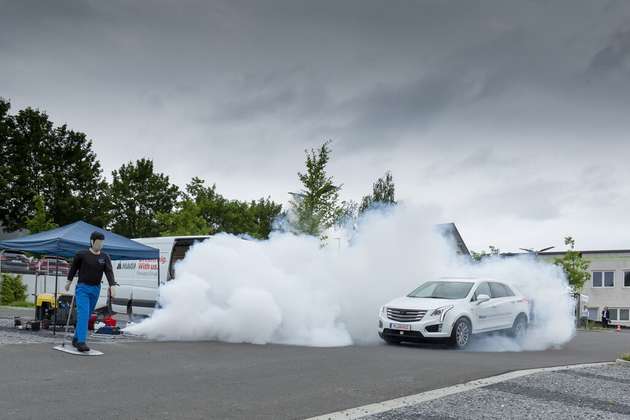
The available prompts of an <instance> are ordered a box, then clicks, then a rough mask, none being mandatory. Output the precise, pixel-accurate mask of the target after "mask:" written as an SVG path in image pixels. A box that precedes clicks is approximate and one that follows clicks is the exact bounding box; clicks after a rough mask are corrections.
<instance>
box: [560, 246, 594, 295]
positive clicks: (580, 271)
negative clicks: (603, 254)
mask: <svg viewBox="0 0 630 420" xmlns="http://www.w3.org/2000/svg"><path fill="white" fill-rule="evenodd" d="M564 244H565V245H567V246H568V249H567V252H566V253H565V254H564V256H562V258H556V259H554V262H553V263H554V264H555V265H558V266H560V267H562V269H563V270H564V272H565V274H566V275H567V279H568V280H569V285H570V286H571V287H572V288H573V291H574V292H576V293H577V292H580V291H581V290H582V288H583V287H584V283H586V282H587V281H588V280H589V279H590V278H591V273H590V272H589V271H588V266H589V262H588V261H587V260H585V259H584V257H582V253H581V252H579V251H576V250H575V240H574V239H573V238H572V237H571V236H567V237H566V238H564Z"/></svg>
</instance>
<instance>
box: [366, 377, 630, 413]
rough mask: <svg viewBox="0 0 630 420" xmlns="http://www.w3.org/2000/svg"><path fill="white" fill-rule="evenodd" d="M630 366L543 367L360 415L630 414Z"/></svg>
mask: <svg viewBox="0 0 630 420" xmlns="http://www.w3.org/2000/svg"><path fill="white" fill-rule="evenodd" d="M628 395H630V369H624V368H621V367H618V366H616V365H607V366H599V367H589V368H581V369H571V370H566V371H556V372H543V373H538V374H533V375H529V376H524V377H520V378H516V379H512V380H509V381H505V382H500V383H497V384H493V385H489V386H487V387H484V388H478V389H475V390H471V391H467V392H462V393H459V394H454V395H450V396H448V397H444V398H439V399H436V400H433V401H428V402H425V403H421V404H417V405H414V406H409V407H402V408H398V409H395V410H391V411H388V412H385V413H380V414H374V415H371V416H366V417H362V419H369V420H397V419H462V420H463V419H497V420H499V419H506V418H509V419H542V418H545V419H547V418H549V419H560V420H564V419H566V420H569V419H626V420H628V419H630V398H628Z"/></svg>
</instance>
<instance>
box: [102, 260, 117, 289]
mask: <svg viewBox="0 0 630 420" xmlns="http://www.w3.org/2000/svg"><path fill="white" fill-rule="evenodd" d="M105 277H107V282H108V283H109V287H112V286H116V285H117V283H116V279H115V278H114V269H113V268H112V260H111V258H109V255H108V256H107V257H105Z"/></svg>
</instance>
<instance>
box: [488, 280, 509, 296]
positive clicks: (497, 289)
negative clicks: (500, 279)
mask: <svg viewBox="0 0 630 420" xmlns="http://www.w3.org/2000/svg"><path fill="white" fill-rule="evenodd" d="M490 290H491V291H492V298H493V299H494V298H502V297H506V296H508V293H507V290H505V286H504V285H502V284H501V283H494V282H493V283H490Z"/></svg>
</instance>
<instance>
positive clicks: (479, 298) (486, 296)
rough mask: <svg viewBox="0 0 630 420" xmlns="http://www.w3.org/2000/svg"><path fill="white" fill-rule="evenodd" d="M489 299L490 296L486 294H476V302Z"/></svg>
mask: <svg viewBox="0 0 630 420" xmlns="http://www.w3.org/2000/svg"><path fill="white" fill-rule="evenodd" d="M489 300H490V296H488V295H479V296H477V304H480V303H484V302H487V301H489Z"/></svg>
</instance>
